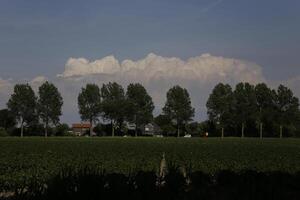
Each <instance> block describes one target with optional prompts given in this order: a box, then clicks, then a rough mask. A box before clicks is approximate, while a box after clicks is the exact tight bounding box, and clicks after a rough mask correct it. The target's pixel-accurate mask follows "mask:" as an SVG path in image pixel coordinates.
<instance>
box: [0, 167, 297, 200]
mask: <svg viewBox="0 0 300 200" xmlns="http://www.w3.org/2000/svg"><path fill="white" fill-rule="evenodd" d="M299 183H300V173H298V174H288V173H282V172H265V173H263V172H256V171H243V172H239V173H236V172H232V171H220V172H219V173H216V174H214V175H209V174H205V173H203V172H200V171H196V172H183V170H182V169H181V168H179V167H176V166H171V167H169V168H168V169H167V171H166V173H165V174H160V175H158V174H157V173H156V172H151V171H150V172H144V171H139V172H137V173H132V174H129V175H125V174H120V173H105V171H103V170H101V169H97V168H91V167H84V168H81V169H79V170H78V169H77V170H75V169H73V168H67V169H64V170H62V171H61V172H60V173H59V174H57V175H56V176H54V177H52V178H51V179H49V180H46V181H40V180H38V179H32V180H31V181H29V182H26V183H24V184H26V185H23V186H22V187H21V186H19V188H14V190H12V188H11V189H10V191H8V190H3V188H2V191H1V190H0V191H1V199H11V200H12V199H16V200H17V199H25V200H26V199H28V200H29V199H30V200H35V199H45V200H48V199H49V200H50V199H51V200H53V199H86V200H92V199H132V200H135V199H136V200H137V199H143V200H147V199H149V200H150V199H151V200H153V199H164V200H169V199H170V200H171V199H174V200H175V199H195V200H196V199H213V200H214V199H222V200H223V199H228V200H232V199H247V200H248V199H255V200H259V199H263V200H266V199H289V200H294V199H295V200H296V199H299V197H300V184H299Z"/></svg>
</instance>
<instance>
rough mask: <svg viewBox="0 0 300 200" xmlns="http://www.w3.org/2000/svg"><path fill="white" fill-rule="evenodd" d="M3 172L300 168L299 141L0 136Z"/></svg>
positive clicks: (294, 170) (206, 170)
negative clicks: (169, 165) (171, 166)
mask: <svg viewBox="0 0 300 200" xmlns="http://www.w3.org/2000/svg"><path fill="white" fill-rule="evenodd" d="M0 149H1V151H0V172H1V174H8V173H9V174H11V173H14V174H20V173H21V174H24V173H25V174H28V173H31V172H40V173H46V174H51V173H54V172H55V171H56V170H57V169H61V168H62V167H64V166H70V165H71V166H80V165H82V164H91V165H92V164H93V165H98V166H100V167H102V168H104V169H105V170H107V171H109V172H122V173H130V172H132V171H133V170H143V171H151V170H157V169H158V168H159V164H160V160H161V158H162V154H163V153H165V154H166V159H167V161H172V162H175V163H176V164H178V165H180V166H186V165H191V167H192V170H197V171H203V172H205V173H214V172H217V171H220V170H232V171H241V170H248V169H250V170H256V171H283V172H289V173H295V172H298V171H300V140H299V139H263V140H260V139H254V138H244V139H241V138H225V139H220V138H208V139H204V138H179V139H177V138H58V137H53V138H51V137H50V138H46V139H45V138H30V137H29V138H0Z"/></svg>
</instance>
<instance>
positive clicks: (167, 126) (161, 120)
mask: <svg viewBox="0 0 300 200" xmlns="http://www.w3.org/2000/svg"><path fill="white" fill-rule="evenodd" d="M154 122H155V124H157V126H159V128H160V129H161V130H162V132H163V134H164V135H167V136H168V135H169V133H175V132H176V128H174V126H173V125H172V122H171V119H170V118H169V117H168V116H167V115H158V116H157V117H155V118H154Z"/></svg>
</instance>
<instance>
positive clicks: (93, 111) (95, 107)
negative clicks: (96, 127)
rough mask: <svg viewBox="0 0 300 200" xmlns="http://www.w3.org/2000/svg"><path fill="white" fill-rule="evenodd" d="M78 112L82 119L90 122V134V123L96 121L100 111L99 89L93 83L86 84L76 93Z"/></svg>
mask: <svg viewBox="0 0 300 200" xmlns="http://www.w3.org/2000/svg"><path fill="white" fill-rule="evenodd" d="M78 108H79V114H80V117H81V119H82V120H83V121H88V122H90V124H91V128H90V135H92V131H93V129H92V124H93V122H96V121H98V117H99V115H100V113H101V95H100V89H99V87H98V86H97V85H95V84H87V85H86V87H85V88H82V89H81V92H80V93H79V95H78Z"/></svg>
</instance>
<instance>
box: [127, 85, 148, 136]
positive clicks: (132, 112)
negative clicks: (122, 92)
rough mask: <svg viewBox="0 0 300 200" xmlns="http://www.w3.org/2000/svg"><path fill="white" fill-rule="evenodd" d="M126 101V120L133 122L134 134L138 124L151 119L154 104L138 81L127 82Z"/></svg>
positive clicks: (145, 122)
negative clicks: (133, 82) (134, 82)
mask: <svg viewBox="0 0 300 200" xmlns="http://www.w3.org/2000/svg"><path fill="white" fill-rule="evenodd" d="M126 99H127V103H128V105H127V106H128V108H130V109H129V110H128V112H127V118H128V121H130V122H133V123H135V136H137V129H138V127H139V126H140V125H144V124H147V123H149V122H150V121H151V120H152V119H153V114H152V113H153V110H154V105H153V102H152V98H151V97H150V96H149V94H148V93H147V91H146V89H145V88H144V87H143V86H142V85H141V84H139V83H136V84H129V85H128V87H127V92H126Z"/></svg>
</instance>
